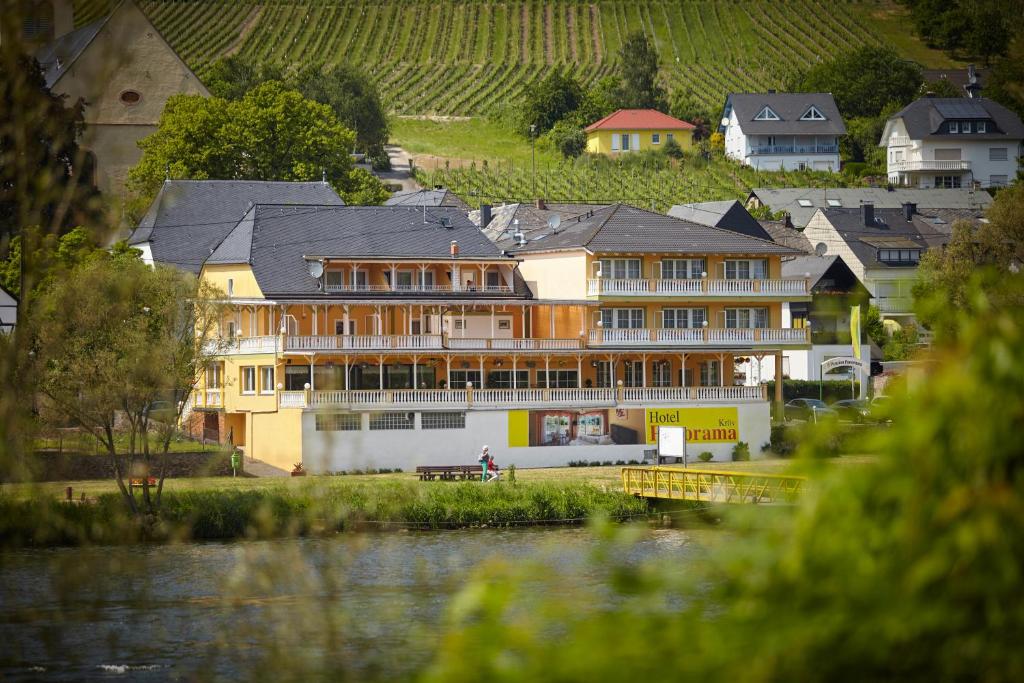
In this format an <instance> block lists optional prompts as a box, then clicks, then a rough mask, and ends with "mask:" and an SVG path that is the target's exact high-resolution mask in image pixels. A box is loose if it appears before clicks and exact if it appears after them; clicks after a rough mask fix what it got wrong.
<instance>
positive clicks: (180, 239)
mask: <svg viewBox="0 0 1024 683" xmlns="http://www.w3.org/2000/svg"><path fill="white" fill-rule="evenodd" d="M260 203H264V204H265V203H277V204H323V205H333V206H343V205H344V203H345V202H344V201H343V200H342V199H341V197H339V196H338V195H337V193H336V192H335V191H334V190H333V189H332V188H331V186H330V185H328V184H326V183H322V182H302V183H292V182H275V181H262V180H166V181H164V184H163V186H162V187H161V188H160V193H159V194H157V196H156V199H154V200H153V203H152V204H151V205H150V207H149V210H148V211H147V212H146V215H145V216H144V217H143V218H142V220H141V221H140V222H139V225H138V227H137V228H136V229H135V231H134V232H133V233H132V236H131V238H130V239H129V244H143V243H146V242H148V243H150V245H151V248H152V252H153V260H154V261H156V262H160V263H169V264H172V265H175V266H178V267H179V268H181V269H182V270H189V271H192V272H193V273H198V272H199V270H200V268H201V267H202V265H203V263H204V262H205V261H206V259H207V258H209V257H210V255H211V254H212V253H213V250H214V249H215V248H216V247H217V246H218V245H220V244H221V242H222V240H224V238H225V237H226V236H227V235H228V233H230V232H231V231H232V230H233V229H234V228H235V226H236V225H237V224H238V222H239V220H241V218H242V216H244V215H245V214H246V212H247V211H248V210H249V208H250V207H251V206H252V205H253V204H260Z"/></svg>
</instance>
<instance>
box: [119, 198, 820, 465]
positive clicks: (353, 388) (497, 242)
mask: <svg viewBox="0 0 1024 683" xmlns="http://www.w3.org/2000/svg"><path fill="white" fill-rule="evenodd" d="M165 189H166V188H165ZM554 223H555V222H553V225H552V227H551V228H550V229H549V230H547V231H541V232H536V231H535V232H532V233H531V234H530V236H529V238H527V237H526V235H524V234H522V233H517V232H512V233H506V234H502V235H497V236H494V235H492V237H495V239H489V237H488V236H487V235H486V234H485V232H484V231H481V230H480V229H479V228H478V227H476V226H475V225H474V224H473V223H471V222H470V220H469V219H468V218H467V216H466V214H465V212H463V211H461V210H459V209H458V208H454V207H431V208H425V207H407V206H392V207H349V206H339V205H337V202H330V203H316V204H297V203H288V204H273V203H256V204H252V205H249V206H248V207H247V208H246V209H244V215H241V216H240V217H239V220H237V222H233V224H231V225H227V224H225V225H224V226H223V227H222V228H221V229H220V234H217V235H215V238H216V244H212V243H211V245H210V246H209V248H208V249H207V250H206V252H207V253H206V254H204V255H203V258H202V263H201V265H197V266H196V268H198V272H199V275H200V277H202V278H205V279H206V280H208V281H210V282H211V283H213V284H215V285H216V286H217V287H219V288H220V289H221V290H222V291H223V292H224V293H225V294H226V296H227V299H228V304H229V306H228V308H229V311H230V312H229V314H228V315H227V316H226V317H225V318H224V320H223V321H222V324H221V327H220V335H221V340H220V341H219V342H217V344H218V345H217V349H218V350H217V358H216V360H215V361H214V362H213V363H211V364H210V366H209V367H208V369H207V371H206V373H205V377H204V378H203V380H202V382H201V384H200V387H199V389H198V390H197V392H196V394H195V396H194V398H193V401H192V404H191V406H190V411H191V413H192V420H193V421H197V420H199V421H202V422H203V423H205V424H206V425H207V426H208V427H210V428H211V429H216V430H217V432H218V433H219V435H220V437H221V438H222V439H226V438H227V435H229V434H230V437H231V440H232V442H233V443H234V444H235V445H237V446H239V447H241V448H242V449H244V450H245V452H246V453H247V454H248V455H250V456H252V457H255V458H258V459H261V460H263V461H265V462H268V463H270V464H273V465H276V466H279V467H286V468H290V467H291V466H292V465H294V464H295V463H299V462H301V463H303V466H304V467H305V469H307V470H309V471H311V472H324V471H338V470H352V469H364V468H371V467H372V468H382V467H388V468H394V467H400V468H403V469H406V470H408V469H411V468H413V467H415V466H416V465H420V464H459V463H470V462H474V461H475V454H476V453H478V452H479V450H480V447H481V446H482V445H483V444H487V445H489V446H490V449H491V451H492V453H494V454H495V456H496V458H497V461H498V462H499V463H501V464H502V465H503V466H507V465H509V464H513V463H514V464H515V465H516V466H517V467H535V466H554V465H565V464H566V463H568V462H569V461H573V460H587V461H593V460H600V461H609V460H611V461H617V460H631V459H637V460H639V459H641V458H643V457H644V455H645V454H646V453H649V452H650V451H651V450H652V449H654V448H655V447H656V438H657V437H656V427H657V425H658V424H675V425H681V426H684V427H686V428H687V435H688V438H689V446H688V447H689V451H690V453H691V455H693V456H696V455H697V454H699V453H702V452H705V451H707V452H710V453H712V454H713V456H714V458H715V459H716V460H723V459H728V458H729V457H730V455H731V452H732V449H733V447H734V446H735V445H736V443H737V442H740V441H743V442H746V443H748V444H749V445H750V448H751V449H752V450H755V451H756V450H757V449H759V448H760V447H761V446H762V445H763V444H764V443H765V442H767V441H768V439H769V433H770V403H771V401H772V400H775V401H778V400H779V399H780V398H781V397H780V396H779V395H778V394H775V395H773V396H769V395H768V393H767V391H766V387H765V386H763V385H761V386H737V385H736V384H735V380H734V368H735V365H736V364H737V363H738V362H748V361H756V363H758V364H760V363H773V364H774V366H775V369H776V375H777V376H778V375H781V354H782V352H783V351H784V350H786V349H791V348H808V347H809V344H810V342H809V338H808V330H807V329H806V328H798V329H792V328H785V327H783V324H782V304H783V303H784V302H796V301H808V300H809V299H810V295H809V292H808V289H807V283H806V281H804V280H792V279H783V278H782V277H781V263H780V260H781V257H782V256H784V255H789V254H793V253H796V252H794V251H793V250H791V249H789V248H787V247H785V246H783V245H781V244H777V243H775V242H771V241H768V240H762V239H758V238H755V237H748V236H746V235H742V234H738V233H734V232H730V231H728V230H723V229H719V228H713V227H708V226H703V225H698V224H695V223H691V222H688V221H685V220H681V219H678V218H672V217H669V216H665V215H661V214H657V213H652V212H649V211H644V210H641V209H637V208H633V207H630V206H625V205H611V206H605V207H595V208H594V209H592V210H588V211H585V212H584V213H581V214H578V215H577V216H576V217H575V218H572V219H568V220H564V221H562V222H561V224H560V225H555V224H554ZM165 232H168V233H169V232H170V228H168V229H167V230H166V231H165ZM145 236H146V239H147V240H148V241H146V242H145V243H144V244H140V246H142V247H143V249H144V250H149V252H148V253H149V257H150V258H153V254H156V253H157V252H159V251H160V250H161V248H160V245H159V243H160V241H161V237H160V232H159V231H158V230H152V232H146V233H145ZM204 239H207V240H209V239H211V238H210V237H209V236H206V237H205V238H204ZM136 241H139V240H136ZM200 241H201V240H200ZM185 242H188V240H185ZM192 242H194V240H193V241H192ZM192 242H190V243H189V244H188V245H187V246H186V245H185V244H183V245H182V246H181V249H183V250H185V251H187V250H188V249H192V250H195V248H196V245H195V244H194V243H192ZM165 246H166V245H165ZM164 253H166V251H165V252H164ZM164 258H165V259H166V260H169V261H172V262H173V260H174V259H173V258H169V257H167V256H164ZM157 260H160V259H159V258H158V259H157ZM196 268H193V270H195V269H196ZM738 359H742V360H738Z"/></svg>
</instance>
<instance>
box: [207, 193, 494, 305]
mask: <svg viewBox="0 0 1024 683" xmlns="http://www.w3.org/2000/svg"><path fill="white" fill-rule="evenodd" d="M253 214H254V221H253V225H252V229H251V235H252V237H251V249H250V255H249V262H250V263H251V264H252V269H253V274H254V275H255V277H256V282H257V283H258V284H259V286H260V289H261V290H262V291H263V293H264V294H265V295H266V296H268V297H282V296H284V297H288V296H309V295H314V294H319V293H320V290H319V289H318V287H317V281H316V280H315V279H313V278H312V277H310V276H309V272H308V269H307V266H306V263H307V261H308V260H309V259H318V258H346V259H360V258H362V259H366V260H368V261H369V260H374V261H380V260H386V259H394V260H396V261H401V260H424V259H430V260H433V259H437V260H441V259H443V260H446V261H447V260H450V259H451V253H450V249H451V242H452V240H455V241H457V242H458V243H459V258H460V259H474V260H480V259H485V260H494V261H502V260H506V261H507V260H509V259H508V258H507V257H505V256H503V255H502V252H501V251H500V250H499V249H498V248H497V247H495V246H494V244H492V243H491V241H490V240H488V239H487V237H485V236H484V234H483V233H482V232H480V230H479V229H478V228H477V227H476V226H475V225H473V223H471V222H470V220H469V219H468V218H467V217H466V215H465V214H464V213H463V212H462V211H460V210H459V209H456V208H454V207H431V208H427V209H426V210H425V211H424V209H423V208H422V207H406V206H346V207H338V206H281V205H263V204H261V205H258V206H256V207H254V209H253ZM424 216H425V217H426V221H424ZM442 219H443V220H442ZM445 224H447V225H449V226H450V227H445ZM239 229H240V233H241V234H240V235H239V238H238V240H237V241H236V240H233V243H243V244H244V241H245V230H246V228H245V227H243V226H242V224H241V223H239ZM225 242H227V241H225ZM234 249H235V246H232V247H231V251H232V252H233V251H234ZM231 257H232V258H235V257H237V254H236V253H232V254H231Z"/></svg>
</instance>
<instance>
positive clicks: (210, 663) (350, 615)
mask: <svg viewBox="0 0 1024 683" xmlns="http://www.w3.org/2000/svg"><path fill="white" fill-rule="evenodd" d="M638 533H639V535H640V537H639V540H638V541H637V542H635V543H632V544H628V545H625V546H621V547H620V546H615V549H613V551H614V552H617V553H618V556H617V560H618V561H621V562H624V563H626V564H630V563H639V562H641V561H644V560H647V559H667V560H670V561H671V562H672V565H673V566H675V567H685V565H686V563H687V562H691V561H693V560H694V559H696V558H698V557H700V556H701V554H702V552H703V550H704V548H705V547H706V544H707V542H709V539H710V537H711V536H710V535H711V534H715V533H716V532H712V531H686V530H674V529H665V530H651V531H644V532H638ZM601 549H603V552H605V553H607V552H608V546H607V545H606V544H602V542H601V541H599V540H598V539H597V538H595V536H594V535H593V534H592V533H591V532H590V531H588V530H586V529H582V528H557V529H551V528H548V529H538V528H533V529H501V530H498V529H477V530H465V531H444V532H432V533H410V534H340V535H337V536H335V537H331V538H316V539H285V540H273V541H258V542H256V541H254V542H233V543H189V544H179V545H167V546H132V547H98V548H52V549H44V550H23V551H15V552H8V553H4V554H2V555H0V679H4V680H54V681H56V680H83V679H88V680H97V679H100V680H105V679H114V680H133V681H134V680H168V679H171V680H198V679H239V680H241V679H253V678H264V679H266V678H270V677H271V676H270V675H269V674H268V673H267V672H268V671H270V668H268V667H270V666H271V663H273V662H277V663H280V662H281V661H287V662H289V667H291V668H290V669H289V671H290V673H292V674H296V675H295V676H294V678H296V679H301V678H302V676H301V671H302V669H303V667H306V666H308V667H310V671H318V672H323V671H324V670H331V671H337V672H340V673H342V674H345V675H348V676H349V677H350V678H351V679H353V680H360V679H364V678H389V679H391V678H403V677H406V676H408V675H409V674H410V673H412V672H414V671H416V670H418V669H419V668H421V667H422V666H423V665H424V664H425V663H427V662H429V660H430V658H431V655H432V653H433V649H434V647H435V645H436V642H437V633H438V626H439V624H440V623H441V621H442V619H443V618H444V615H445V611H446V607H447V606H448V604H449V602H450V599H451V598H452V597H453V596H454V595H455V594H456V593H457V592H458V591H459V589H460V588H461V587H463V586H464V585H465V583H466V581H467V580H468V579H469V578H471V577H473V576H475V575H477V574H479V573H480V572H488V571H491V569H489V568H490V567H493V565H492V564H491V562H496V561H500V560H498V559H497V558H499V557H503V558H506V560H505V562H506V563H509V562H511V564H513V565H515V566H520V565H523V564H526V563H529V564H530V565H531V566H535V567H536V568H537V571H538V572H539V575H542V576H547V577H549V578H551V577H556V580H555V581H554V582H552V581H544V582H542V583H539V584H538V589H539V590H551V589H552V588H551V587H552V586H557V585H558V581H560V580H561V577H564V579H565V581H567V582H571V583H572V585H573V586H574V587H583V588H588V589H591V590H592V591H593V592H595V593H596V595H598V596H599V597H598V601H600V600H601V599H602V598H601V597H600V596H604V598H603V599H604V600H609V601H610V600H613V599H614V598H613V597H612V594H611V592H610V591H607V592H605V591H604V588H605V586H606V585H607V582H608V581H609V576H608V573H607V572H606V571H605V570H604V564H603V562H602V561H598V562H594V561H589V560H591V559H592V558H593V556H594V553H595V552H598V551H599V550H601ZM603 557H605V559H607V555H605V556H603ZM494 589H495V590H500V586H497V587H495V588H494ZM293 664H294V666H292V665H293ZM335 678H336V679H337V677H335Z"/></svg>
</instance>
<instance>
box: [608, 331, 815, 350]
mask: <svg viewBox="0 0 1024 683" xmlns="http://www.w3.org/2000/svg"><path fill="white" fill-rule="evenodd" d="M808 343H810V329H809V328H767V327H765V328H714V327H703V328H700V327H698V328H656V329H648V328H634V329H600V330H591V331H590V337H589V345H590V346H595V347H605V346H616V347H619V346H693V347H701V346H721V345H723V344H728V345H735V344H739V345H744V346H745V345H754V346H756V345H761V344H768V345H778V344H808Z"/></svg>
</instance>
